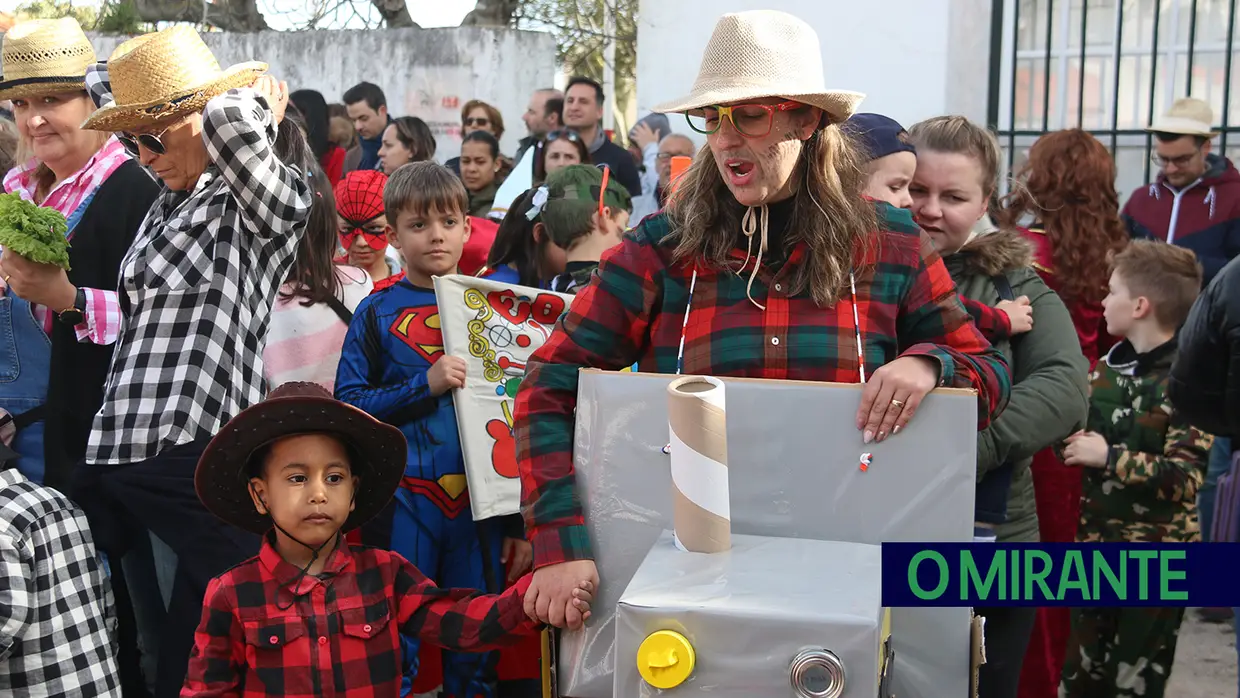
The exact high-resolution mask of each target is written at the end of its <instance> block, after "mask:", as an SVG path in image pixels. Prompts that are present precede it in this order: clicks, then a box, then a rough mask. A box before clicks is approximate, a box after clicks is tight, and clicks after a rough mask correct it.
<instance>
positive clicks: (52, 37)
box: [0, 17, 96, 99]
mask: <svg viewBox="0 0 1240 698" xmlns="http://www.w3.org/2000/svg"><path fill="white" fill-rule="evenodd" d="M95 61H96V58H95V48H94V47H93V46H91V45H90V39H87V38H86V34H85V33H84V32H83V31H82V27H81V25H79V24H78V23H77V20H75V19H73V18H72V17H64V18H61V19H32V20H28V21H25V22H18V23H17V24H16V25H14V26H13V28H12V29H9V31H8V32H6V33H5V35H4V45H3V48H0V99H22V98H24V97H33V96H35V95H42V94H52V93H55V92H69V91H73V90H85V89H86V69H87V68H88V67H90V66H91V65H94V63H95Z"/></svg>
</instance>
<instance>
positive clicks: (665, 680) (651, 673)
mask: <svg viewBox="0 0 1240 698" xmlns="http://www.w3.org/2000/svg"><path fill="white" fill-rule="evenodd" d="M696 660H697V658H696V657H695V656H694V652H693V645H691V644H689V641H688V640H687V639H685V636H684V635H681V634H680V633H678V632H675V631H672V630H660V631H658V632H655V633H652V634H650V635H649V636H648V637H647V638H646V639H645V640H643V641H642V644H641V647H638V648H637V671H638V673H640V674H641V675H642V678H643V679H645V680H646V683H648V684H650V685H651V686H654V687H655V688H662V689H664V690H666V689H669V688H675V687H677V686H679V685H680V684H682V683H684V682H685V679H688V678H689V675H690V674H692V673H693V666H694V663H695V662H696Z"/></svg>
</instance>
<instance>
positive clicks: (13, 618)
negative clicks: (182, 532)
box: [0, 468, 121, 698]
mask: <svg viewBox="0 0 1240 698" xmlns="http://www.w3.org/2000/svg"><path fill="white" fill-rule="evenodd" d="M115 629H116V612H115V609H114V608H113V606H112V587H111V586H110V585H109V583H108V578H107V575H106V574H105V573H104V570H103V564H102V563H101V561H100V559H99V557H98V555H97V554H96V551H95V544H94V541H93V540H92V539H91V536H90V528H89V527H88V526H87V524H86V515H85V514H83V513H82V512H81V510H79V509H77V508H76V507H75V506H73V502H70V501H69V499H68V498H67V497H65V496H64V495H63V494H61V493H59V492H57V491H56V490H54V489H51V488H49V487H43V486H41V485H36V484H34V483H33V482H31V481H29V480H27V479H26V477H25V476H24V475H22V474H21V473H19V472H18V471H17V470H16V469H14V468H10V469H9V470H5V471H3V472H0V695H5V696H116V697H117V698H119V697H120V695H121V689H120V681H119V679H118V678H117V673H116V643H115Z"/></svg>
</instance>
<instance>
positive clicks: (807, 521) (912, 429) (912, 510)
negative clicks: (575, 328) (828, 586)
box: [558, 370, 977, 698]
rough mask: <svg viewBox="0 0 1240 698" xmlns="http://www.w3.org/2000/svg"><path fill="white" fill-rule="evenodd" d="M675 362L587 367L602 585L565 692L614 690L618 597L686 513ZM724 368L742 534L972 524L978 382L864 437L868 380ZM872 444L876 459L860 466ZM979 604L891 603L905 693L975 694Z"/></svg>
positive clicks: (584, 459)
mask: <svg viewBox="0 0 1240 698" xmlns="http://www.w3.org/2000/svg"><path fill="white" fill-rule="evenodd" d="M675 378H676V377H675V376H670V375H653V374H640V373H617V372H608V371H595V370H584V371H582V372H581V384H580V387H579V389H578V405H577V423H576V436H575V443H574V454H573V460H574V464H575V467H576V472H577V481H576V488H577V493H578V496H579V497H580V499H581V501H582V503H583V506H584V510H585V517H586V521H587V523H588V524H589V527H590V537H591V543H592V544H593V547H594V554H595V558H596V560H595V561H596V563H597V565H598V569H599V577H600V589H599V593H598V596H597V598H596V599H595V603H594V604H593V607H594V613H593V617H592V618H591V620H590V623H589V624H588V626H587V627H586V628H585V629H583V630H580V631H573V632H564V633H562V634H561V641H560V646H559V652H558V686H559V693H560V695H561V696H566V697H569V698H612V684H613V672H614V669H615V653H614V651H613V650H614V644H615V636H616V626H615V624H616V617H615V609H616V604H617V603H618V602H619V600H620V595H621V593H622V592H623V591H624V589H625V587H627V586H628V584H629V581H630V580H631V579H632V578H633V575H634V574H635V573H636V572H637V569H638V567H640V566H641V563H642V561H643V560H645V558H646V555H647V553H648V552H649V551H650V548H651V546H652V545H653V544H654V542H655V541H656V540H657V539H658V538H659V536H660V535H661V534H662V533H663V531H664V530H667V529H670V528H672V516H671V512H672V495H671V488H672V485H671V473H670V465H669V460H668V456H667V455H666V454H664V453H663V447H664V446H665V445H666V444H667V441H668V428H667V393H666V389H667V385H668V383H670V382H671V381H672V380H674V379H675ZM724 383H725V385H726V386H727V390H728V395H727V404H728V451H729V454H728V472H729V478H730V485H729V486H730V499H731V510H732V531H733V534H739V535H760V536H774V537H784V538H808V539H815V540H828V541H830V540H835V541H843V542H852V543H871V544H877V543H881V542H883V541H892V542H896V541H925V542H969V541H972V540H973V498H974V487H975V473H976V459H977V456H976V451H977V396H976V395H975V394H974V393H972V392H971V391H964V390H936V391H935V392H933V393H931V394H930V395H928V396H927V397H926V399H925V401H924V402H923V403H922V405H921V408H920V409H919V410H918V412H917V415H916V417H915V418H914V419H913V421H912V422H911V423H910V424H909V427H908V428H907V429H906V430H904V431H903V432H902V433H900V434H899V435H898V436H895V437H892V438H890V439H888V440H887V441H885V442H883V443H879V444H870V445H865V444H863V443H862V441H861V433H860V432H859V431H858V430H857V429H856V427H855V426H854V422H853V418H854V415H855V413H856V410H857V406H858V404H859V403H860V399H861V386H860V385H840V384H828V383H806V382H792V381H768V380H748V379H724ZM866 452H869V453H871V454H872V455H873V460H872V464H871V465H870V467H869V469H868V471H866V472H861V470H860V468H859V464H860V457H861V454H862V453H866ZM797 572H798V570H796V569H794V568H791V565H790V569H788V570H787V573H788V574H797ZM971 618H972V613H971V611H970V610H969V609H967V608H916V609H907V608H898V609H893V610H892V636H893V646H894V649H895V655H896V658H895V666H894V669H893V678H894V680H895V685H894V691H895V693H896V695H898V696H900V698H943V697H944V696H947V697H949V698H950V697H955V696H967V695H970V694H971V691H970V658H971V657H970V633H971V627H972V625H971ZM616 698H629V697H628V696H624V697H621V696H616Z"/></svg>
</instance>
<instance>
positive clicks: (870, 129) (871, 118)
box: [843, 114, 917, 161]
mask: <svg viewBox="0 0 1240 698" xmlns="http://www.w3.org/2000/svg"><path fill="white" fill-rule="evenodd" d="M843 128H844V129H845V130H846V131H847V132H848V133H849V134H850V135H851V136H852V137H853V138H854V139H856V141H857V142H858V144H860V145H861V147H862V148H863V149H864V150H865V154H866V160H867V161H872V160H877V159H879V158H884V157H887V156H888V155H892V154H894V153H913V154H916V153H917V149H916V148H914V147H913V144H912V143H911V142H910V141H909V136H908V131H905V130H904V127H903V126H901V125H900V124H899V122H897V121H896V120H895V119H891V118H888V117H886V116H883V115H881V114H853V115H852V117H851V118H849V119H848V121H845V122H844V125H843Z"/></svg>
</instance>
